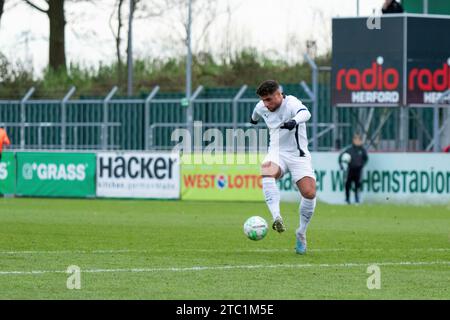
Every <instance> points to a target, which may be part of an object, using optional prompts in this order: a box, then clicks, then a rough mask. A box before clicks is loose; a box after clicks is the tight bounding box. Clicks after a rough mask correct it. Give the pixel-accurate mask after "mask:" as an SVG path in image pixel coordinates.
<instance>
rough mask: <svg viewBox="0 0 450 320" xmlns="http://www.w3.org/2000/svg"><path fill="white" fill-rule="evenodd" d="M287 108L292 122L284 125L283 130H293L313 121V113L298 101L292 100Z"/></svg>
mask: <svg viewBox="0 0 450 320" xmlns="http://www.w3.org/2000/svg"><path fill="white" fill-rule="evenodd" d="M287 108H288V110H289V111H290V113H291V116H292V118H291V120H289V121H287V122H285V123H283V125H282V126H281V127H280V128H281V129H288V130H292V129H294V128H295V126H296V125H298V124H300V123H304V122H307V121H308V120H309V119H311V113H310V112H309V110H308V108H307V107H306V106H305V105H304V104H303V103H302V102H301V101H300V100H298V99H292V101H289V102H288V104H287Z"/></svg>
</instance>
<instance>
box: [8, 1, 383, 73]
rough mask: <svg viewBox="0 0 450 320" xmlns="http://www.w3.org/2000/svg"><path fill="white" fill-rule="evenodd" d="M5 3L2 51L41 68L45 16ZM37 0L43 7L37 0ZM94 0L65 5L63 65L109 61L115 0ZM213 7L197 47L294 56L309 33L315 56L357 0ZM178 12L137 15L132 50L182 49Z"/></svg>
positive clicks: (145, 53) (197, 28)
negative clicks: (142, 17) (333, 21)
mask: <svg viewBox="0 0 450 320" xmlns="http://www.w3.org/2000/svg"><path fill="white" fill-rule="evenodd" d="M11 1H14V0H10V1H6V9H7V11H6V12H5V13H4V15H3V18H2V21H1V26H0V52H2V53H3V54H4V55H6V57H7V58H8V59H9V60H10V61H17V60H21V61H26V62H28V63H31V64H32V65H33V67H34V71H35V74H39V73H40V72H41V70H42V69H43V68H44V67H45V66H46V65H47V63H48V30H49V26H48V25H49V23H48V18H47V16H46V15H45V14H43V13H40V12H38V11H36V10H34V9H31V8H30V7H29V6H27V5H26V4H24V3H20V4H18V5H16V6H14V7H12V8H11V3H12V2H11ZM8 2H9V5H8ZM35 2H36V3H38V4H40V5H42V7H45V2H44V1H43V0H35ZM93 2H94V4H92V3H78V4H74V3H70V2H68V3H67V4H66V19H67V21H68V24H67V29H66V53H67V60H68V62H69V63H70V62H75V63H80V64H83V65H86V66H93V67H97V66H98V65H99V64H100V63H101V62H102V63H109V62H111V61H113V60H115V46H114V38H113V36H112V33H111V30H110V25H109V21H110V15H111V12H112V10H113V3H114V2H115V0H96V1H93ZM382 3H383V0H360V14H361V15H366V16H367V15H370V14H372V12H373V10H376V11H377V12H378V13H379V11H380V8H381V5H382ZM126 6H128V4H127V5H126ZM227 8H231V12H232V14H231V15H228V14H227V13H226V12H227ZM217 11H218V12H219V15H218V16H217V18H216V19H215V20H214V22H213V23H212V25H211V27H210V29H209V32H208V34H207V36H206V37H203V38H202V41H200V42H199V41H195V42H194V44H193V46H194V49H195V50H196V51H201V50H205V51H209V52H213V53H214V54H216V55H217V54H219V53H222V52H224V50H225V49H226V48H227V47H231V50H232V51H233V50H239V49H241V48H244V47H255V48H257V49H258V50H260V51H261V52H264V53H266V54H267V55H269V56H273V57H278V58H281V59H285V60H287V61H289V62H295V61H298V60H299V59H300V58H301V54H302V52H303V51H304V47H305V43H306V40H308V39H313V40H316V41H317V44H318V52H319V54H320V53H323V52H326V51H327V50H328V49H329V48H330V46H331V18H332V17H336V16H341V17H342V16H356V0H277V1H274V0H219V1H218V10H217ZM179 16H180V12H179V11H177V10H172V11H170V12H168V13H166V14H165V15H164V16H163V17H160V18H153V19H146V20H138V21H136V23H135V26H134V33H133V35H134V56H135V57H168V56H174V55H177V54H180V53H182V52H183V50H184V48H183V44H182V42H181V41H180V34H182V33H183V32H182V30H183V29H182V25H181V24H180V23H178V22H177V18H178V17H179ZM194 19H195V17H194ZM205 20H206V18H205V17H203V16H200V17H197V20H196V21H195V23H194V25H193V34H194V35H193V37H194V39H198V37H199V34H200V33H201V31H202V25H203V23H204V21H205ZM125 23H126V22H125ZM125 32H126V25H125ZM125 35H126V34H125V33H124V36H125ZM227 39H228V42H227ZM228 43H229V44H231V45H228ZM124 50H125V46H124V47H123V51H124Z"/></svg>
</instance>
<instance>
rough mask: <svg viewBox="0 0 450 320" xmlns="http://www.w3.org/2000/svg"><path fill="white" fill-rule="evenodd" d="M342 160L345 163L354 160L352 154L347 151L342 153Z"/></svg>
mask: <svg viewBox="0 0 450 320" xmlns="http://www.w3.org/2000/svg"><path fill="white" fill-rule="evenodd" d="M341 160H342V162H344V163H350V161H352V156H351V155H350V154H349V153H347V152H346V153H344V154H343V155H342V157H341Z"/></svg>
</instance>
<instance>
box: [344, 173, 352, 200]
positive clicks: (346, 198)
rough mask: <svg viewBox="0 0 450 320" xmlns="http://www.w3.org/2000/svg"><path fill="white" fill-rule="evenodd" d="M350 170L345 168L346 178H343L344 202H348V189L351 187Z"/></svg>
mask: <svg viewBox="0 0 450 320" xmlns="http://www.w3.org/2000/svg"><path fill="white" fill-rule="evenodd" d="M352 179H353V176H352V171H351V169H347V179H346V180H345V202H347V203H348V204H350V190H351V188H352Z"/></svg>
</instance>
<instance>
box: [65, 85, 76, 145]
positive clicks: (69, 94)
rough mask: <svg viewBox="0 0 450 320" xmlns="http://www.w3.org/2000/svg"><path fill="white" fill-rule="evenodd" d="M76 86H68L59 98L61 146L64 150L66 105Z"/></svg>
mask: <svg viewBox="0 0 450 320" xmlns="http://www.w3.org/2000/svg"><path fill="white" fill-rule="evenodd" d="M75 90H76V88H75V87H72V88H70V90H69V92H67V93H66V95H65V96H64V98H63V99H62V100H61V148H62V149H63V150H66V131H67V117H66V105H67V101H69V99H70V97H71V96H72V95H73V94H74V93H75Z"/></svg>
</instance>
